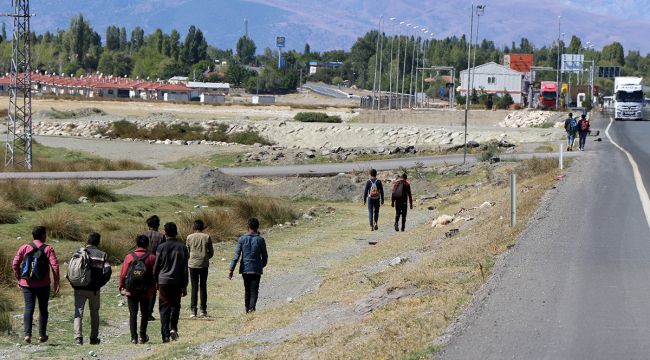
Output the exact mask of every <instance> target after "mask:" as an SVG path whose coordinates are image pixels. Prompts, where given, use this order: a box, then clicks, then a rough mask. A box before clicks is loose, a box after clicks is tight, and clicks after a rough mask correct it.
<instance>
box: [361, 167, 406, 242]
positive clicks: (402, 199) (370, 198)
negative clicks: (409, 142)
mask: <svg viewBox="0 0 650 360" xmlns="http://www.w3.org/2000/svg"><path fill="white" fill-rule="evenodd" d="M406 179H407V175H406V173H403V174H402V175H401V176H400V177H399V179H397V180H396V181H394V182H393V187H392V191H391V201H390V203H391V204H390V206H391V207H393V208H395V224H394V225H395V231H400V230H401V231H404V230H405V229H406V214H407V212H408V209H409V207H410V208H411V209H413V195H412V194H411V184H409V182H408V181H406ZM362 198H363V204H364V205H366V204H367V205H368V219H369V221H370V231H375V230H379V224H378V221H379V208H380V207H381V206H382V205H384V187H383V184H382V182H381V180H379V179H378V178H377V170H375V169H371V170H370V179H368V181H366V186H365V187H364V190H363V195H362ZM400 219H401V227H400Z"/></svg>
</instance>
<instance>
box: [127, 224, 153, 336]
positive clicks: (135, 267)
mask: <svg viewBox="0 0 650 360" xmlns="http://www.w3.org/2000/svg"><path fill="white" fill-rule="evenodd" d="M135 244H136V249H135V250H133V251H132V252H130V253H128V254H127V255H126V257H125V258H124V262H123V263H122V270H121V271H120V285H119V290H120V294H122V295H124V296H126V297H127V302H128V304H129V328H130V330H131V343H132V344H137V343H138V341H139V342H140V344H146V343H147V342H149V336H148V335H147V325H148V324H149V301H150V299H151V296H152V294H155V293H156V292H155V291H156V283H155V282H154V278H153V269H154V265H155V263H156V256H155V255H154V254H152V253H150V252H149V250H148V247H149V238H148V237H146V236H145V235H139V236H138V237H137V238H136V239H135ZM138 308H139V309H140V332H139V333H138ZM138 334H139V335H140V338H139V339H138Z"/></svg>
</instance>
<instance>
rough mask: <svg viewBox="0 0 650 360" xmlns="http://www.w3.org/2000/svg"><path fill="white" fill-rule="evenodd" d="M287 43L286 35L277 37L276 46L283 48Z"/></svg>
mask: <svg viewBox="0 0 650 360" xmlns="http://www.w3.org/2000/svg"><path fill="white" fill-rule="evenodd" d="M284 44H285V38H284V36H278V37H276V38H275V46H277V47H279V48H283V47H284Z"/></svg>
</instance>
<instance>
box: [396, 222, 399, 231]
mask: <svg viewBox="0 0 650 360" xmlns="http://www.w3.org/2000/svg"><path fill="white" fill-rule="evenodd" d="M395 231H399V227H398V226H397V223H395Z"/></svg>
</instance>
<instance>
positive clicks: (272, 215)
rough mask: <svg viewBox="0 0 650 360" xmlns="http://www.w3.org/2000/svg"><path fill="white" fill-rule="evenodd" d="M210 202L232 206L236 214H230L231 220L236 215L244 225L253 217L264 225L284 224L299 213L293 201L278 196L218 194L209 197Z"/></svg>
mask: <svg viewBox="0 0 650 360" xmlns="http://www.w3.org/2000/svg"><path fill="white" fill-rule="evenodd" d="M208 204H209V205H211V206H222V207H230V208H232V210H233V214H234V215H235V216H232V215H230V214H229V215H230V219H231V221H232V219H233V217H234V218H235V219H236V222H238V223H240V224H242V226H245V224H246V222H247V221H248V219H249V218H251V217H256V218H258V219H259V220H260V221H261V222H262V225H263V226H273V225H276V224H282V223H285V222H287V221H292V220H296V219H297V218H298V213H297V212H296V211H295V210H294V209H293V207H292V206H291V203H289V202H288V201H285V200H281V199H276V198H269V197H253V196H243V197H241V196H238V197H235V196H230V195H217V196H214V197H211V198H210V199H208Z"/></svg>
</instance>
